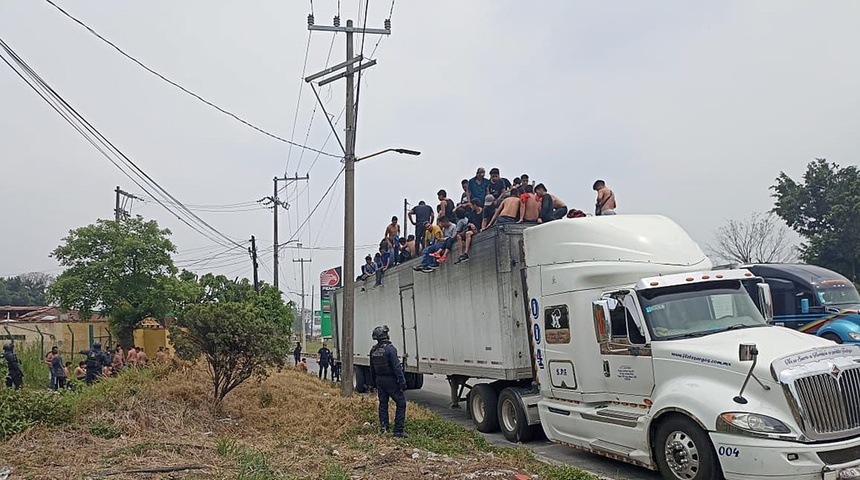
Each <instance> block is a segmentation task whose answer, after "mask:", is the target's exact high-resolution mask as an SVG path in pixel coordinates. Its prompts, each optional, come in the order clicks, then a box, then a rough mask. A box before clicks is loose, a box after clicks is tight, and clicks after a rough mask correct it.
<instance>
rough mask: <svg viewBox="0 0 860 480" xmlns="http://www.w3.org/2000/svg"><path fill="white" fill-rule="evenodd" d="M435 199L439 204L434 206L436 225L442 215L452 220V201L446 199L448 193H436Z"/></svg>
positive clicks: (442, 191)
mask: <svg viewBox="0 0 860 480" xmlns="http://www.w3.org/2000/svg"><path fill="white" fill-rule="evenodd" d="M436 198H437V199H439V204H438V205H436V223H437V224H438V223H439V222H440V221H441V220H440V218H441V217H442V216H443V215H444V216H446V217H448V218H454V201H453V200H451V199H450V198H448V192H446V191H445V190H444V189H442V190H439V191H438V192H436Z"/></svg>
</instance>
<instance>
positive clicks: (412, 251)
mask: <svg viewBox="0 0 860 480" xmlns="http://www.w3.org/2000/svg"><path fill="white" fill-rule="evenodd" d="M406 248H408V249H409V256H410V257H412V258H415V257H417V256H418V246H417V245H416V244H415V235H409V236H408V237H406Z"/></svg>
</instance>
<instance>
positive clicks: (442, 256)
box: [430, 215, 457, 263]
mask: <svg viewBox="0 0 860 480" xmlns="http://www.w3.org/2000/svg"><path fill="white" fill-rule="evenodd" d="M439 228H440V229H442V242H441V246H440V248H439V249H437V250H436V251H435V252H433V253H431V254H430V255H431V256H433V257H435V258H436V260H437V261H438V262H440V263H444V262H446V261H447V260H448V254H449V253H451V250H452V249H453V248H454V243H455V242H456V241H457V225H455V224H453V223H451V220H450V219H449V218H448V217H447V216H445V215H442V216H441V217H439Z"/></svg>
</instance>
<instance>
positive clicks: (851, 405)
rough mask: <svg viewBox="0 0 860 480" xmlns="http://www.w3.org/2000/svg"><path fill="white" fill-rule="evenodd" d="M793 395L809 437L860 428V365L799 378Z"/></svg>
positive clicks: (827, 435)
mask: <svg viewBox="0 0 860 480" xmlns="http://www.w3.org/2000/svg"><path fill="white" fill-rule="evenodd" d="M794 394H795V396H796V400H797V403H798V406H799V407H800V412H801V415H802V417H803V420H804V430H805V433H806V434H807V436H809V437H811V438H813V439H822V438H824V437H831V436H833V435H834V434H840V433H850V432H851V431H852V430H860V368H851V369H847V370H843V371H842V372H839V370H836V369H835V367H834V371H833V372H830V373H821V374H817V375H810V376H808V377H801V378H798V379H796V380H795V381H794Z"/></svg>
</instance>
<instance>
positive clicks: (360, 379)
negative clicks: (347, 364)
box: [355, 365, 368, 393]
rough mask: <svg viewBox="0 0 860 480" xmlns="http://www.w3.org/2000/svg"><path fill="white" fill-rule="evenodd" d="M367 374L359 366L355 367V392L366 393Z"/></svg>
mask: <svg viewBox="0 0 860 480" xmlns="http://www.w3.org/2000/svg"><path fill="white" fill-rule="evenodd" d="M367 374H368V372H367V371H365V369H364V367H363V366H361V365H356V366H355V391H356V392H358V393H365V392H366V391H367V380H368V378H367V377H368V375H367Z"/></svg>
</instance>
